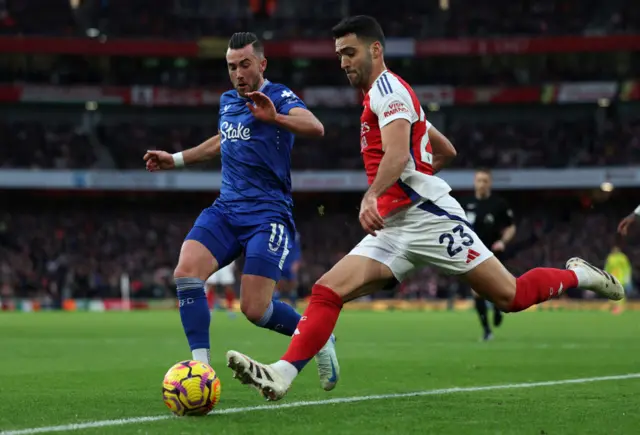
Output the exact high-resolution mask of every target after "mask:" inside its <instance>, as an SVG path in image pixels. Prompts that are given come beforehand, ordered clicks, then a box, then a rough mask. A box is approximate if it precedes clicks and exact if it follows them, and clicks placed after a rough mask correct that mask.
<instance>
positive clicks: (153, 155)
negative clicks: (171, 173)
mask: <svg viewBox="0 0 640 435" xmlns="http://www.w3.org/2000/svg"><path fill="white" fill-rule="evenodd" d="M143 158H144V161H145V162H147V171H149V172H156V171H166V170H169V169H174V168H175V167H176V165H175V162H174V161H173V156H172V155H171V154H169V153H168V152H166V151H158V150H148V151H147V153H146V154H145V155H144V157H143Z"/></svg>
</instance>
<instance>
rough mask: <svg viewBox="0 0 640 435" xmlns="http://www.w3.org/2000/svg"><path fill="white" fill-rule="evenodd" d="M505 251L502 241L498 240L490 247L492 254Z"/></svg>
mask: <svg viewBox="0 0 640 435" xmlns="http://www.w3.org/2000/svg"><path fill="white" fill-rule="evenodd" d="M505 249H506V246H505V244H504V242H503V241H502V240H498V241H497V242H495V243H494V244H493V245H491V250H492V251H493V252H503V251H504V250H505Z"/></svg>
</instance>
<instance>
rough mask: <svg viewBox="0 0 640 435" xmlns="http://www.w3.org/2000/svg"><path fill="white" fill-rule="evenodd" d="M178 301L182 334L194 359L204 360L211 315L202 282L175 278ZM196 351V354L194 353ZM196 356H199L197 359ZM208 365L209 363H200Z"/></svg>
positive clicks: (206, 351)
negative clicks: (185, 337) (184, 335)
mask: <svg viewBox="0 0 640 435" xmlns="http://www.w3.org/2000/svg"><path fill="white" fill-rule="evenodd" d="M176 286H177V287H178V300H179V301H180V320H182V327H183V328H184V333H185V334H186V336H187V340H188V341H189V347H190V348H191V351H192V352H193V354H194V359H196V360H198V361H201V360H202V359H204V358H205V357H204V355H203V353H206V354H207V358H208V353H209V346H210V345H209V326H210V325H211V313H210V312H209V304H208V303H207V296H206V294H205V292H204V282H203V281H202V280H201V279H198V278H176ZM195 350H198V352H194V351H195ZM197 354H198V355H199V356H200V357H199V358H197V357H196V356H197ZM202 362H206V363H208V362H209V361H202Z"/></svg>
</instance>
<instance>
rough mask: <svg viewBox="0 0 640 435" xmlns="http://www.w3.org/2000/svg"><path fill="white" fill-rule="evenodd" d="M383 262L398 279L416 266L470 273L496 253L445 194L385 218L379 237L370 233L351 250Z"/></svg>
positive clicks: (452, 273)
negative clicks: (486, 244)
mask: <svg viewBox="0 0 640 435" xmlns="http://www.w3.org/2000/svg"><path fill="white" fill-rule="evenodd" d="M349 255H361V256H363V257H368V258H371V259H374V260H376V261H379V262H380V263H383V264H385V265H387V266H388V267H389V269H391V272H393V275H394V276H395V277H396V279H397V280H398V281H402V280H404V279H405V278H406V277H407V276H408V275H409V274H411V272H413V271H414V270H415V269H418V268H421V267H424V266H435V267H437V268H439V269H440V270H442V271H443V272H444V273H447V274H450V275H460V274H463V273H466V272H468V271H470V270H471V269H473V268H474V267H476V266H477V265H479V264H480V263H482V262H483V261H485V260H486V259H487V258H490V257H492V256H493V253H492V252H491V251H490V250H489V249H488V248H487V247H486V246H485V245H484V243H482V241H481V240H480V238H479V237H478V236H477V235H476V233H475V232H474V231H473V229H472V227H471V225H470V224H469V223H468V222H467V221H466V217H465V213H464V210H463V209H462V207H461V206H460V204H459V203H458V201H456V200H455V199H454V198H453V197H452V196H450V195H448V194H447V195H445V196H443V197H441V198H439V199H438V200H436V201H435V202H432V201H425V202H420V203H418V204H414V205H412V206H411V207H409V208H408V209H406V210H403V211H401V212H399V213H397V214H395V215H392V216H391V217H388V218H386V219H385V227H384V228H383V229H382V230H380V231H377V232H376V237H373V236H370V235H367V236H366V237H365V238H364V239H362V241H361V242H360V243H359V244H358V245H357V246H356V247H355V248H353V250H352V251H351V252H350V253H349Z"/></svg>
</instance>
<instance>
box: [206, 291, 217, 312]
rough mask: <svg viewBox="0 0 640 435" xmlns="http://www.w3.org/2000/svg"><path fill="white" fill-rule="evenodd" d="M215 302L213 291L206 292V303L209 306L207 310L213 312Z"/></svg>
mask: <svg viewBox="0 0 640 435" xmlns="http://www.w3.org/2000/svg"><path fill="white" fill-rule="evenodd" d="M215 302H216V292H215V290H214V289H210V290H209V291H207V303H208V304H209V309H210V310H213V307H214V305H215Z"/></svg>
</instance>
